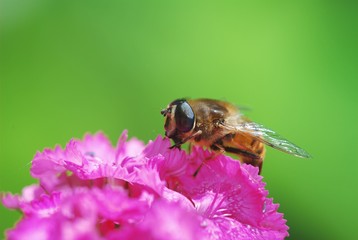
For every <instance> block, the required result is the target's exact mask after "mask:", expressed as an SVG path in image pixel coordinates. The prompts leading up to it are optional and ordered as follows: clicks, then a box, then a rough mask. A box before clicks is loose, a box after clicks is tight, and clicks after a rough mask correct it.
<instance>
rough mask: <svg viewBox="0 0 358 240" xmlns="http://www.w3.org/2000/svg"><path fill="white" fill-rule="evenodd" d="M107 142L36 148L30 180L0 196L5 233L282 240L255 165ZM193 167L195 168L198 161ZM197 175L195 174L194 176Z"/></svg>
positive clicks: (164, 142) (165, 144)
mask: <svg viewBox="0 0 358 240" xmlns="http://www.w3.org/2000/svg"><path fill="white" fill-rule="evenodd" d="M169 147H170V141H169V139H167V138H162V137H161V136H158V137H157V138H156V139H155V140H154V141H150V142H149V143H148V144H147V145H146V146H145V145H144V144H143V143H142V142H141V141H139V140H137V139H131V140H129V141H127V132H126V131H124V132H123V134H122V135H121V137H120V138H119V141H118V143H117V145H116V147H113V146H112V145H111V143H110V141H109V140H108V139H107V138H106V137H105V136H104V135H103V134H102V133H97V134H95V135H86V136H85V137H84V139H83V140H82V141H81V140H75V139H73V140H71V141H70V142H69V143H68V144H67V145H66V147H65V148H64V149H62V148H61V147H60V146H56V147H55V148H54V149H45V150H44V151H43V152H38V153H37V154H36V155H35V157H34V159H33V161H32V167H31V175H32V176H33V177H34V178H37V179H38V181H39V183H38V184H36V185H31V186H27V187H25V188H24V189H23V191H22V194H21V195H12V194H9V193H8V194H2V196H1V199H2V202H3V204H4V205H5V206H6V207H8V208H11V209H18V210H20V211H21V212H22V213H23V216H22V218H21V219H20V221H19V222H18V223H17V224H16V226H15V227H14V228H13V229H11V230H8V231H7V232H6V236H7V238H8V239H9V240H11V239H38V240H40V239H66V240H67V239H163V240H164V239H165V240H167V239H265V240H267V239H284V238H285V237H286V236H288V232H287V230H288V227H287V226H286V220H285V219H283V215H282V214H281V213H278V212H277V208H278V205H277V204H274V203H273V201H272V199H270V198H267V195H268V191H267V190H265V188H264V187H265V184H264V183H263V182H262V177H261V176H260V175H258V169H257V168H255V167H253V166H250V165H246V164H240V162H238V161H237V160H234V159H232V158H230V157H228V156H225V155H214V154H212V153H211V152H209V151H207V150H203V149H202V148H193V150H192V152H191V153H190V154H188V153H186V152H185V151H182V150H179V149H169ZM199 168H200V170H199V171H198V169H199ZM194 173H197V174H194Z"/></svg>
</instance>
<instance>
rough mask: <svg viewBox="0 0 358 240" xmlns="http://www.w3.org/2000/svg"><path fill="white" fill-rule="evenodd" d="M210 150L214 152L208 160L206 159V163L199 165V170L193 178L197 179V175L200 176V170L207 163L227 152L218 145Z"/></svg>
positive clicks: (212, 146)
mask: <svg viewBox="0 0 358 240" xmlns="http://www.w3.org/2000/svg"><path fill="white" fill-rule="evenodd" d="M210 149H211V150H213V152H212V155H211V156H210V157H208V158H206V159H204V161H202V162H201V164H200V165H199V167H198V169H196V171H195V172H194V174H193V176H194V177H195V176H196V175H198V173H199V171H200V169H201V168H202V167H203V165H204V164H205V162H207V161H209V160H211V159H213V158H215V157H217V156H218V155H220V154H223V153H224V152H225V149H224V148H223V147H222V146H220V145H216V144H213V145H211V146H210Z"/></svg>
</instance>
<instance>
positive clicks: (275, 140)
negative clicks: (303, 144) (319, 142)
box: [223, 119, 311, 158]
mask: <svg viewBox="0 0 358 240" xmlns="http://www.w3.org/2000/svg"><path fill="white" fill-rule="evenodd" d="M223 125H224V126H225V127H226V128H228V129H231V130H236V131H238V132H242V133H249V134H250V135H251V136H253V137H255V138H256V139H257V140H259V141H261V142H263V143H265V144H266V145H268V146H270V147H273V148H275V149H278V150H280V151H282V152H285V153H288V154H291V155H294V156H297V157H302V158H310V157H311V156H310V154H309V153H307V152H306V151H305V150H303V149H302V148H300V147H298V146H297V145H295V144H293V143H292V142H290V141H288V140H287V139H285V138H283V137H281V136H280V135H278V134H277V133H276V132H274V131H273V130H271V129H268V128H266V127H264V126H263V125H261V124H259V123H255V122H245V121H242V119H241V121H240V122H239V123H237V124H230V123H223Z"/></svg>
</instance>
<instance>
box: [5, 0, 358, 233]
mask: <svg viewBox="0 0 358 240" xmlns="http://www.w3.org/2000/svg"><path fill="white" fill-rule="evenodd" d="M0 4H1V5H0V27H1V31H0V61H1V62H0V164H1V173H0V191H11V192H20V191H21V189H22V188H23V187H24V186H25V185H28V184H30V183H34V182H35V180H34V179H32V178H31V177H30V174H29V167H30V164H29V162H30V161H31V159H32V157H33V156H34V154H35V153H36V151H38V150H40V151H41V150H43V149H44V148H45V147H53V146H54V145H55V144H61V145H62V146H64V145H65V143H66V142H67V141H68V140H69V139H70V138H72V137H77V138H81V137H82V136H83V135H84V134H85V133H86V132H92V133H94V132H96V131H98V130H102V131H104V132H105V133H106V134H107V135H108V137H109V138H110V139H111V140H112V142H113V143H115V142H116V140H117V138H118V137H119V135H120V134H121V132H122V131H123V129H128V130H129V134H130V136H136V137H138V138H140V139H142V140H144V141H148V140H149V139H153V138H155V137H156V136H157V135H158V134H162V133H163V118H162V116H161V115H160V114H159V112H160V110H161V109H162V108H164V107H165V106H166V105H167V104H168V103H169V102H170V101H172V100H173V99H175V98H179V97H191V98H197V97H208V98H216V99H223V100H228V101H230V102H233V103H236V104H239V105H243V106H248V107H250V108H251V109H252V110H251V111H250V112H248V113H247V115H248V116H249V117H250V118H251V119H253V120H255V121H257V122H260V123H263V124H264V125H266V126H268V127H270V128H272V129H274V130H275V131H277V132H278V133H280V134H281V135H283V136H285V137H286V138H288V139H289V140H291V141H293V142H294V143H296V144H298V145H299V146H301V147H302V148H304V149H306V150H307V151H308V152H310V153H311V154H312V155H313V159H310V160H305V159H299V158H295V157H293V156H290V155H287V154H284V153H281V152H278V151H275V150H271V149H269V150H268V153H267V157H266V161H265V164H264V169H263V176H264V180H265V181H266V182H267V188H268V189H269V190H270V195H271V196H272V197H274V200H275V202H278V203H280V209H279V211H280V212H283V213H284V214H285V218H286V219H287V220H288V225H289V226H290V235H291V237H290V238H291V239H358V231H357V227H358V220H357V216H358V207H357V203H358V201H357V200H358V198H357V196H358V187H357V183H358V181H357V180H358V179H357V170H358V169H357V165H358V164H357V162H358V159H357V155H358V154H357V147H358V146H357V142H358V141H357V134H358V131H357V123H358V119H357V103H356V102H357V97H356V95H357V81H358V57H357V56H358V19H357V18H358V14H357V10H358V7H357V6H358V4H357V3H353V1H297V2H289V1H269V3H267V2H265V1H263V2H261V3H259V2H255V3H253V2H250V3H244V2H240V3H239V1H225V2H223V1H220V3H218V2H215V1H213V2H211V1H201V2H196V1H188V2H183V1H176V2H174V1H162V2H157V1H115V0H113V1H88V0H87V1H64V0H62V1H44V0H31V1H30V0H28V1H20V0H1V1H0ZM0 214H1V215H0V221H1V223H0V232H3V231H4V229H6V228H9V227H11V226H13V224H14V223H15V221H16V219H18V218H19V214H18V213H17V212H14V211H9V210H7V209H5V208H4V207H2V206H1V207H0Z"/></svg>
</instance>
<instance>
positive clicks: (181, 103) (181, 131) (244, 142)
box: [161, 99, 310, 172]
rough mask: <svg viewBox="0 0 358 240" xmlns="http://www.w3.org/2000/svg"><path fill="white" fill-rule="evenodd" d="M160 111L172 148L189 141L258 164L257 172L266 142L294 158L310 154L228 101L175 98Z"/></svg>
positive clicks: (242, 160)
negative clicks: (251, 119) (253, 119)
mask: <svg viewBox="0 0 358 240" xmlns="http://www.w3.org/2000/svg"><path fill="white" fill-rule="evenodd" d="M161 114H162V115H163V116H164V117H165V118H166V120H165V125H164V128H165V135H166V136H167V137H169V138H171V139H173V141H174V143H175V144H174V145H173V147H180V146H181V145H182V144H183V143H185V142H190V143H193V144H195V145H199V146H203V147H209V148H210V149H211V150H213V151H215V152H228V153H233V154H236V155H238V156H239V158H240V161H241V162H244V163H247V164H251V165H253V166H257V167H259V171H260V172H261V169H262V163H263V160H264V157H265V145H268V146H270V147H273V148H276V149H278V150H280V151H283V152H285V153H288V154H291V155H294V156H297V157H302V158H309V157H310V155H309V154H308V153H307V152H306V151H305V150H303V149H302V148H300V147H298V146H296V145H295V144H293V143H291V142H289V141H288V140H286V139H285V138H283V137H281V136H279V135H278V134H277V133H276V132H274V131H272V130H271V129H268V128H265V127H264V126H262V125H261V124H258V123H255V122H252V121H250V120H249V119H248V118H246V117H244V116H243V115H242V114H241V113H240V111H239V109H238V107H236V106H235V105H233V104H231V103H228V102H224V101H219V100H212V99H189V100H186V99H177V100H175V101H173V102H171V103H170V104H169V105H168V107H167V108H166V109H163V110H162V111H161Z"/></svg>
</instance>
